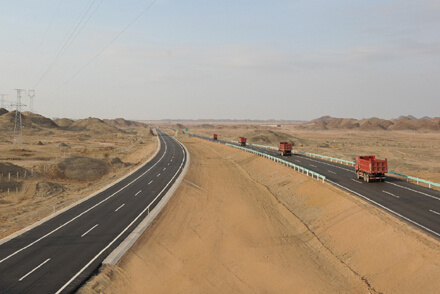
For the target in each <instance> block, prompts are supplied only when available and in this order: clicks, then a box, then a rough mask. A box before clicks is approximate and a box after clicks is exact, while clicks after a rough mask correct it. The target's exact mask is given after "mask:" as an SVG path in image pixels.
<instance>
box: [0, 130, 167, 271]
mask: <svg viewBox="0 0 440 294" xmlns="http://www.w3.org/2000/svg"><path fill="white" fill-rule="evenodd" d="M161 138H162V137H161ZM166 150H167V145H165V152H164V154H162V156H161V157H160V158H159V160H158V161H157V162H156V163H155V164H153V166H152V167H150V168H149V169H148V170H147V171H145V172H143V173H142V174H141V175H140V176H138V177H137V178H135V179H134V180H133V181H131V182H130V183H128V184H127V185H125V186H124V187H122V188H121V189H119V190H118V191H116V192H115V193H113V194H112V195H110V196H108V197H107V198H105V199H104V200H102V201H100V202H98V203H97V204H95V205H93V206H92V207H90V208H89V209H87V210H85V211H83V212H81V213H80V214H78V215H77V216H75V217H74V218H72V219H71V220H69V221H67V222H65V223H64V224H62V225H60V226H59V227H57V228H56V229H53V230H52V231H50V232H49V233H47V234H46V235H44V236H43V237H40V238H39V239H37V240H35V241H34V242H32V243H30V244H28V245H27V246H25V247H23V248H21V249H19V250H17V251H15V252H14V253H11V254H9V255H8V256H6V257H5V258H3V259H2V260H0V263H2V262H4V261H5V260H8V259H9V258H11V257H12V256H14V255H16V254H17V253H20V252H21V251H23V250H25V249H27V248H29V247H31V246H32V245H34V244H35V243H37V242H40V241H41V240H43V239H44V238H46V237H48V236H50V235H52V234H53V233H55V232H56V231H58V230H59V229H61V228H63V227H65V226H67V225H68V224H69V223H71V222H73V221H74V220H76V219H77V218H79V217H81V216H82V215H83V214H85V213H87V212H89V211H90V210H92V209H94V208H95V207H97V206H98V205H101V204H102V203H103V202H105V201H107V200H108V199H110V198H112V197H113V196H115V195H116V194H118V193H119V192H121V191H122V190H124V189H125V188H127V187H128V186H130V185H131V184H133V183H134V182H136V181H137V180H139V179H140V178H141V177H143V176H144V175H145V174H147V173H148V172H149V171H150V170H151V169H152V168H153V167H155V166H156V165H157V164H158V163H159V162H160V161H161V160H162V158H164V156H165V154H166Z"/></svg>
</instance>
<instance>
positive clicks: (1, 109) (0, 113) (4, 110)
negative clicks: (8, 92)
mask: <svg viewBox="0 0 440 294" xmlns="http://www.w3.org/2000/svg"><path fill="white" fill-rule="evenodd" d="M8 112H9V111H7V110H6V109H4V108H0V115H3V114H5V113H8Z"/></svg>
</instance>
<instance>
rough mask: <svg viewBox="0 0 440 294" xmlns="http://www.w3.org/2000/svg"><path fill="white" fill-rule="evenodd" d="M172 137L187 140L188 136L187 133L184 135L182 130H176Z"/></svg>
mask: <svg viewBox="0 0 440 294" xmlns="http://www.w3.org/2000/svg"><path fill="white" fill-rule="evenodd" d="M174 137H176V138H185V137H186V138H187V137H189V135H188V134H187V133H185V132H184V131H183V130H176V132H175V133H174Z"/></svg>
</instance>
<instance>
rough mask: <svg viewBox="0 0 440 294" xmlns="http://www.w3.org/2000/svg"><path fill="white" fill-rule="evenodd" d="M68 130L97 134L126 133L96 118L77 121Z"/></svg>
mask: <svg viewBox="0 0 440 294" xmlns="http://www.w3.org/2000/svg"><path fill="white" fill-rule="evenodd" d="M67 129H68V130H72V131H91V132H93V133H97V134H109V133H121V132H124V131H122V130H121V129H118V128H116V127H114V126H110V125H108V124H106V123H105V122H104V121H103V120H101V119H99V118H94V117H89V118H86V119H80V120H76V121H74V122H73V123H71V124H70V125H69V126H68V127H67Z"/></svg>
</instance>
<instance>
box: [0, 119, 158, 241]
mask: <svg viewBox="0 0 440 294" xmlns="http://www.w3.org/2000/svg"><path fill="white" fill-rule="evenodd" d="M0 113H2V114H1V115H0V132H1V136H0V238H2V237H5V236H7V235H10V234H11V233H13V232H15V231H18V230H20V229H22V228H24V227H27V226H29V225H31V224H33V223H34V222H36V221H38V220H40V219H42V218H44V217H46V216H48V215H50V214H52V213H53V212H54V211H57V210H59V209H62V208H64V207H66V206H68V205H70V204H72V203H74V202H76V201H78V200H79V199H82V198H84V197H86V196H88V195H90V194H92V193H93V192H95V191H98V190H99V189H101V188H103V187H105V186H106V185H108V184H110V183H111V182H113V181H115V180H116V179H118V178H120V177H122V176H123V175H125V174H127V173H128V172H129V171H130V170H131V169H134V168H136V166H138V165H139V164H141V163H142V162H145V161H146V160H147V159H148V158H149V157H150V156H151V155H152V154H154V152H155V151H156V146H157V140H156V138H155V136H153V134H152V133H151V130H150V128H149V127H148V126H147V125H144V124H139V123H132V122H129V121H126V120H123V119H117V120H108V121H107V122H104V121H102V120H100V119H97V118H88V119H84V120H77V121H72V120H68V119H59V120H55V121H53V120H51V119H48V118H45V117H42V116H40V115H37V114H32V113H23V150H21V148H20V144H18V143H17V144H16V145H15V148H13V147H14V143H13V142H14V133H13V129H14V121H15V112H5V111H3V112H0Z"/></svg>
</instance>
